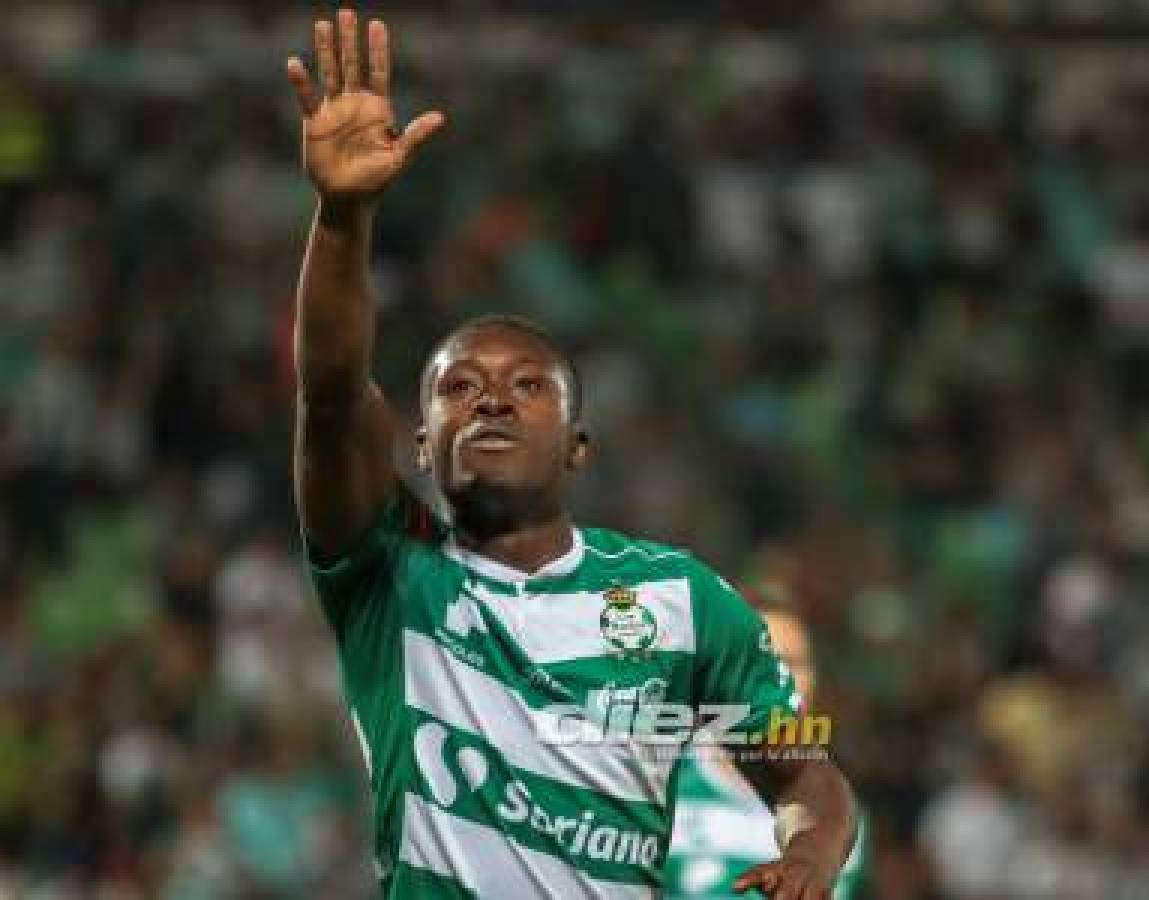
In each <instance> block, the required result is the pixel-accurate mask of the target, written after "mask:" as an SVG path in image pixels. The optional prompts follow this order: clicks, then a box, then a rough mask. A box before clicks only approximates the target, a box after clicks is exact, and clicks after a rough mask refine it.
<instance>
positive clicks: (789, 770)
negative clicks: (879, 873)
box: [734, 753, 857, 900]
mask: <svg viewBox="0 0 1149 900" xmlns="http://www.w3.org/2000/svg"><path fill="white" fill-rule="evenodd" d="M769 757H770V754H769V753H765V754H761V757H760V755H759V754H748V755H747V757H746V758H745V759H742V758H741V757H740V756H739V755H738V754H737V753H736V754H735V759H736V760H738V767H739V768H740V769H741V771H742V774H743V775H745V776H746V778H747V780H749V781H750V783H751V784H752V785H754V788H755V790H757V791H758V793H759V794H760V795H761V796H762V797H763V799H764V800H766V801H767V802H769V803H770V804H771V805H773V806H774V809H775V816H776V821H777V826H776V834H777V838H778V845H779V848H780V849H781V850H782V858H781V859H779V860H778V861H777V862H772V863H766V864H764V865H761V866H755V867H754V868H753V869H751V870H750V871H749V872H746V873H745V874H744V875H742V876H741V877H740V878H738V880H737V881H735V883H734V887H735V890H738V891H745V890H748V889H749V888H752V887H757V888H759V889H761V890H762V891H763V892H766V891H771V892H772V893H771V894H770V896H771V897H772V898H773V900H828V898H829V897H830V892H831V891H832V889H833V885H834V880H835V879H836V877H837V874H838V871H839V870H840V869H841V867H842V864H843V863H844V862H845V861H846V857H847V856H849V853H850V849H851V848H852V847H853V845H854V839H855V833H856V830H857V821H856V812H855V808H854V796H853V791H852V790H851V789H850V785H849V782H848V781H847V780H846V777H845V776H844V775H843V774H842V772H841V770H840V769H839V768H838V767H837V766H836V765H835V764H834V763H833V762H832V761H830V760H829V759H819V758H811V759H773V760H771V759H770V758H769Z"/></svg>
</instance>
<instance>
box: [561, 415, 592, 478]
mask: <svg viewBox="0 0 1149 900" xmlns="http://www.w3.org/2000/svg"><path fill="white" fill-rule="evenodd" d="M588 459H590V435H588V434H587V433H586V431H585V430H584V429H583V428H581V427H579V426H575V429H574V439H573V440H572V441H571V448H570V454H569V455H568V456H567V468H568V469H571V470H572V471H575V472H577V471H578V470H579V469H581V468H583V466H585V465H586V464H587V460H588Z"/></svg>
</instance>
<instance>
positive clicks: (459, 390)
mask: <svg viewBox="0 0 1149 900" xmlns="http://www.w3.org/2000/svg"><path fill="white" fill-rule="evenodd" d="M474 387H475V382H474V381H473V380H472V379H470V378H462V377H459V378H451V379H450V380H448V381H447V383H446V384H445V385H444V386H443V389H444V392H445V393H446V394H447V395H448V396H451V397H461V396H463V395H464V394H467V393H470V391H471V390H473V389H474Z"/></svg>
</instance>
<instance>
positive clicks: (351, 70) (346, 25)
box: [337, 9, 359, 91]
mask: <svg viewBox="0 0 1149 900" xmlns="http://www.w3.org/2000/svg"><path fill="white" fill-rule="evenodd" d="M337 20H338V22H339V59H340V62H341V63H342V64H343V90H345V91H355V90H358V89H359V35H358V34H357V31H358V26H359V22H358V19H357V17H356V15H355V10H353V9H341V10H339V15H338V17H337Z"/></svg>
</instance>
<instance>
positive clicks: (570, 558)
mask: <svg viewBox="0 0 1149 900" xmlns="http://www.w3.org/2000/svg"><path fill="white" fill-rule="evenodd" d="M443 552H444V553H445V554H446V555H447V557H448V558H449V559H452V560H454V561H455V562H457V563H458V564H459V565H461V566H463V567H464V568H467V569H470V570H471V571H472V572H475V573H476V574H478V575H482V576H484V577H486V578H491V579H493V580H495V581H502V582H506V583H509V584H522V583H523V582H525V581H527V580H528V579H530V578H560V577H562V576H564V575H569V574H570V573H571V572H573V571H574V570H575V569H577V568H578V567H579V564H580V563H581V562H582V558H583V554H584V553H585V552H586V543H585V542H584V541H583V536H582V532H581V531H579V530H578V529H577V528H572V529H571V546H570V549H569V550H567V552H566V553H564V554H563V555H562V556H559V557H556V558H555V559H552V560H551V561H550V562H547V563H543V565H541V566H539V568H537V569H535V571H533V572H524V571H523V570H522V569H516V568H515V567H514V566H508V565H507V564H506V563H501V562H498V561H497V560H494V559H491V558H489V557H487V556H483V555H482V554H480V553H476V552H475V551H474V550H468V549H467V548H465V547H461V546H459V542H458V541H457V540H456V539H455V533H454V532H451V533H450V534H449V535H448V536H447V540H446V542H445V543H444V545H443Z"/></svg>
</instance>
